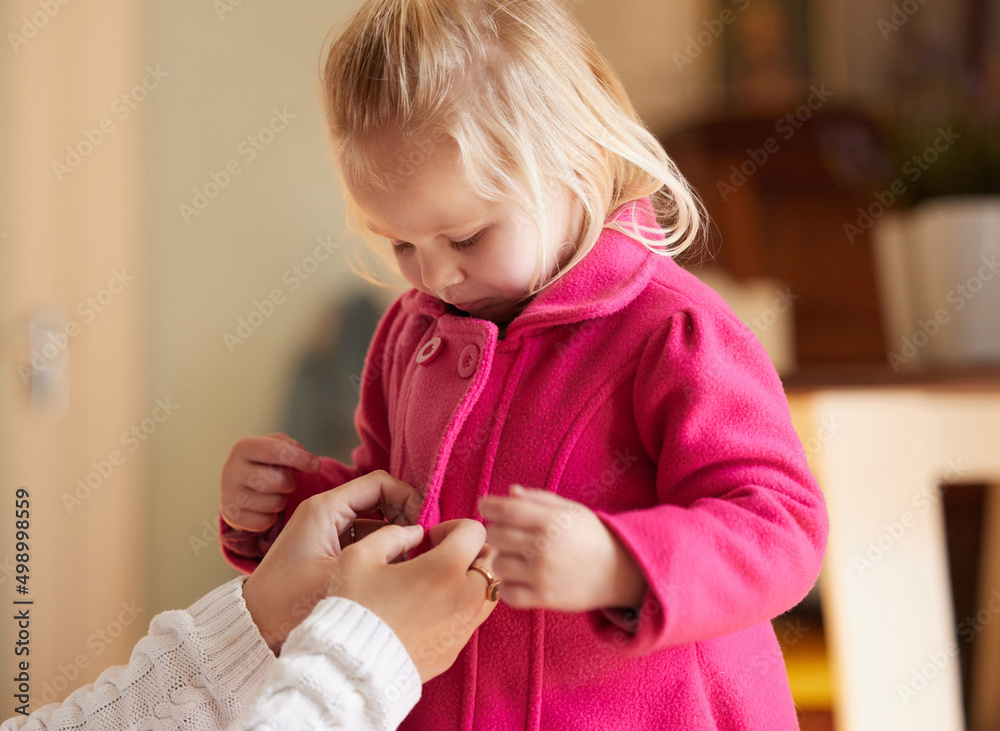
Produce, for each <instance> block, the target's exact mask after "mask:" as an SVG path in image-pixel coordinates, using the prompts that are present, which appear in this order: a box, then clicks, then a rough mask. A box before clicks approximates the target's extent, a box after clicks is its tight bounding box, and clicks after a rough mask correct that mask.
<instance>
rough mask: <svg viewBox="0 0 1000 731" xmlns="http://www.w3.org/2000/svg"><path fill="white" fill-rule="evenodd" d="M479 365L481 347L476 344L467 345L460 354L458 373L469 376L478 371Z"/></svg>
mask: <svg viewBox="0 0 1000 731" xmlns="http://www.w3.org/2000/svg"><path fill="white" fill-rule="evenodd" d="M478 365H479V348H477V347H476V346H475V345H466V346H465V350H463V351H462V354H461V355H460V356H458V375H460V376H461V377H462V378H468V377H469V376H471V375H472V374H473V373H475V372H476V367H477V366H478Z"/></svg>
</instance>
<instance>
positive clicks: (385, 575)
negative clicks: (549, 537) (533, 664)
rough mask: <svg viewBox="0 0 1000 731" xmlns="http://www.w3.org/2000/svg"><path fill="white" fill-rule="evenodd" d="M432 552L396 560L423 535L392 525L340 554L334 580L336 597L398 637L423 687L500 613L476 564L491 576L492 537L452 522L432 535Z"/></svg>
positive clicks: (478, 526)
mask: <svg viewBox="0 0 1000 731" xmlns="http://www.w3.org/2000/svg"><path fill="white" fill-rule="evenodd" d="M428 535H429V538H430V541H431V545H432V546H433V548H431V549H430V550H429V551H427V552H426V553H424V554H422V555H420V556H417V557H416V558H414V559H411V560H410V561H405V562H403V563H392V561H393V560H394V559H395V558H396V557H398V556H400V555H401V554H403V553H404V552H406V551H409V550H410V549H412V548H415V547H416V546H417V545H418V544H419V543H420V541H421V539H422V535H421V533H420V531H419V529H416V530H415V529H413V528H399V527H395V526H389V527H387V528H382V529H381V530H379V531H377V532H375V533H373V534H372V535H370V536H368V537H367V538H365V539H364V540H363V541H359V542H358V543H356V544H354V545H352V546H348V547H347V548H345V549H344V552H343V554H341V557H340V560H338V561H337V564H336V566H335V567H334V569H333V576H332V577H331V579H330V596H341V597H345V598H347V599H350V600H352V601H355V602H357V603H358V604H361V605H362V606H364V607H367V608H368V609H369V610H371V611H372V612H374V613H375V614H376V615H378V617H379V618H380V619H382V621H383V622H385V623H386V624H387V625H389V627H390V628H391V629H392V631H393V632H395V633H396V636H397V637H399V639H400V641H401V642H402V643H403V646H404V647H405V648H406V651H407V652H408V653H409V655H410V658H411V659H412V660H413V663H414V665H416V666H417V670H418V671H419V672H420V680H421V682H424V683H426V682H427V681H428V680H430V679H431V678H433V677H435V676H437V675H440V674H441V673H443V672H444V671H445V670H447V669H448V668H449V667H451V665H452V663H454V662H455V658H457V657H458V653H459V652H460V651H461V649H462V648H463V647H465V644H466V643H467V642H468V641H469V638H470V637H471V636H472V633H473V632H474V631H475V630H476V628H477V627H478V626H479V625H480V624H482V623H483V622H484V621H485V620H486V618H487V617H489V615H490V613H491V612H492V611H493V609H494V607H495V606H496V602H494V601H489V600H488V599H487V597H486V587H487V583H486V580H485V577H484V576H483V575H482V574H481V573H479V572H477V571H470V570H469V566H471V565H472V564H473V563H477V564H479V565H481V566H483V567H484V568H486V569H487V570H492V558H493V552H492V550H491V549H489V548H488V547H485V546H484V541H485V540H486V530H485V528H483V525H482V524H481V523H478V522H476V521H474V520H453V521H448V522H446V523H441V524H439V525H436V526H434V527H433V528H431V529H430V531H428Z"/></svg>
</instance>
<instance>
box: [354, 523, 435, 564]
mask: <svg viewBox="0 0 1000 731" xmlns="http://www.w3.org/2000/svg"><path fill="white" fill-rule="evenodd" d="M423 539H424V529H423V527H422V526H419V525H408V526H405V527H403V526H399V525H387V526H386V527H385V528H380V529H379V530H377V531H375V532H374V533H372V534H371V535H369V536H366V537H365V538H362V539H361V540H359V541H358V542H357V543H355V544H354V545H355V546H357V550H358V551H359V552H362V551H363V552H364V553H365V554H366V555H367V556H368V557H370V558H373V559H375V560H376V561H384V562H385V563H392V562H393V561H395V560H396V559H397V558H399V557H400V556H402V555H403V554H404V553H406V552H407V551H409V550H411V549H413V548H416V547H417V546H419V545H420V541H422V540H423Z"/></svg>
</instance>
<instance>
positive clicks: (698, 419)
mask: <svg viewBox="0 0 1000 731" xmlns="http://www.w3.org/2000/svg"><path fill="white" fill-rule="evenodd" d="M633 394H634V395H633V410H634V413H635V418H636V424H637V426H638V429H639V435H640V438H641V440H642V443H643V446H644V448H645V450H646V452H647V453H648V454H649V455H650V457H651V458H652V459H653V460H654V461H655V462H656V494H657V501H658V502H659V503H660V504H659V505H658V506H656V507H653V508H649V509H644V510H636V511H631V512H625V513H620V514H607V513H599V515H600V517H601V519H602V521H604V523H605V525H606V526H608V528H609V529H610V530H611V531H612V532H613V533H614V534H615V536H616V537H617V538H618V539H619V540H620V541H621V542H622V544H623V545H624V546H625V548H626V549H627V550H628V551H629V552H630V554H631V555H632V557H633V558H634V559H635V561H636V563H637V564H638V566H639V568H640V569H641V570H642V572H643V574H644V575H645V576H646V579H647V582H648V584H649V591H648V592H647V596H646V601H645V602H644V603H643V606H642V608H641V611H639V612H638V618H637V621H635V620H633V622H632V627H633V628H634V629H635V632H634V633H623V632H622V630H621V629H620V627H619V626H618V624H619V623H618V622H613V621H611V619H610V618H609V617H608V616H607V615H605V614H602V613H601V612H594V613H591V621H592V624H593V625H594V626H595V629H596V630H597V631H598V634H599V635H601V636H603V637H604V638H605V639H607V640H608V641H613V642H615V643H616V644H618V645H619V646H621V647H622V648H623V649H624V650H626V651H629V652H637V653H641V652H649V651H652V650H654V649H657V648H660V647H664V646H668V645H676V644H680V643H685V642H692V641H698V640H704V639H708V638H711V637H715V636H719V635H722V634H728V633H730V632H735V631H737V630H740V629H744V628H746V627H749V626H752V625H754V624H757V623H758V622H761V621H765V620H768V619H770V618H773V617H775V616H777V615H779V614H781V613H782V612H785V611H787V610H788V609H789V608H791V607H792V606H794V605H795V604H796V603H797V602H798V601H800V600H801V599H802V597H803V596H804V595H805V594H806V592H807V591H808V590H809V588H810V587H811V586H812V585H813V583H814V582H815V580H816V577H817V575H818V574H819V569H820V565H821V563H822V560H823V553H824V551H825V548H826V537H827V530H828V523H827V514H826V505H825V503H824V500H823V496H822V494H821V492H820V490H819V487H818V485H817V483H816V480H815V478H814V477H813V475H812V474H811V472H810V471H809V468H808V466H807V464H806V459H805V452H804V450H803V448H802V443H801V442H800V440H799V438H798V436H797V435H796V433H795V431H794V429H793V428H792V423H791V416H790V414H789V410H788V402H787V400H786V398H785V395H784V392H783V390H782V387H781V381H780V380H779V378H778V375H777V373H776V372H775V370H774V367H773V366H772V365H771V362H770V361H769V360H768V357H767V354H766V353H765V351H764V349H763V347H762V346H761V345H760V343H759V342H758V341H757V339H756V338H755V337H754V336H753V334H752V333H751V332H750V330H749V329H748V328H747V327H746V326H745V325H743V324H742V323H741V322H740V321H739V320H738V319H737V318H736V317H735V315H733V314H732V313H731V312H727V311H724V310H723V309H722V308H720V307H713V306H699V307H691V308H688V309H685V310H681V311H678V312H676V313H675V314H674V315H672V316H671V317H670V319H669V320H668V321H667V322H666V323H665V324H664V326H663V327H661V328H660V329H659V331H658V332H657V333H655V334H654V336H653V337H651V338H650V339H649V341H648V342H647V344H646V346H645V348H644V351H643V354H642V356H641V358H640V360H639V363H638V366H637V371H636V375H635V385H634V391H633Z"/></svg>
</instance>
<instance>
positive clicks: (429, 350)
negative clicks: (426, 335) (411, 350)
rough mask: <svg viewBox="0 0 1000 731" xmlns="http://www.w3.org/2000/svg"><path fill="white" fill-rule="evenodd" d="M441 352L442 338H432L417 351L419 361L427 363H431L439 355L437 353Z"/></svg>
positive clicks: (423, 363)
mask: <svg viewBox="0 0 1000 731" xmlns="http://www.w3.org/2000/svg"><path fill="white" fill-rule="evenodd" d="M440 352H441V338H431V339H430V340H428V341H427V342H426V343H425V344H424V347H422V348H421V349H420V351H419V352H418V353H417V363H420V364H421V365H425V364H427V363H430V362H431V361H432V360H434V359H435V358H436V357H437V354H438V353H440Z"/></svg>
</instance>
